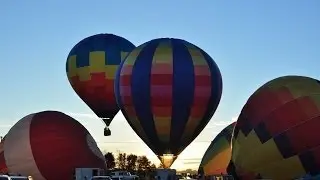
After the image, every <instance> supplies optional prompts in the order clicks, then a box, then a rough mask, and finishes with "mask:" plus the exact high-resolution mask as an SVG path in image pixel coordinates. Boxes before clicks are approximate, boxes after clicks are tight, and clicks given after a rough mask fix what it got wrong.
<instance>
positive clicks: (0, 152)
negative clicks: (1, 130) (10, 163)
mask: <svg viewBox="0 0 320 180" xmlns="http://www.w3.org/2000/svg"><path fill="white" fill-rule="evenodd" d="M4 140H5V137H3V139H2V141H1V142H0V174H5V173H8V168H7V165H6V161H5V159H4Z"/></svg>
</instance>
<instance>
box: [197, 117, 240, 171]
mask: <svg viewBox="0 0 320 180" xmlns="http://www.w3.org/2000/svg"><path fill="white" fill-rule="evenodd" d="M235 124H236V123H235V122H234V123H232V124H230V125H229V126H227V127H226V128H224V129H223V130H222V131H221V132H220V133H219V134H218V135H217V136H216V137H215V138H214V139H213V141H212V142H211V144H210V145H209V147H208V149H207V151H206V152H205V154H204V156H203V158H202V160H201V163H200V166H199V170H198V171H199V172H202V173H201V174H203V175H204V176H212V175H220V174H227V167H228V164H229V162H230V159H231V137H232V133H233V128H234V126H235Z"/></svg>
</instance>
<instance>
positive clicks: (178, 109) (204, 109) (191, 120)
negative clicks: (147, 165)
mask: <svg viewBox="0 0 320 180" xmlns="http://www.w3.org/2000/svg"><path fill="white" fill-rule="evenodd" d="M115 89H116V91H115V93H116V98H117V102H118V105H119V107H120V108H121V110H122V112H123V114H124V116H125V117H126V119H127V121H128V122H129V124H130V126H131V127H132V128H133V130H134V131H135V132H136V133H137V134H138V135H139V136H140V138H141V139H142V140H143V141H144V142H145V143H146V144H147V145H148V146H149V147H150V148H151V149H152V150H153V152H154V153H155V154H156V155H158V157H159V159H160V160H161V161H162V163H163V165H164V166H165V167H170V166H171V164H172V163H173V161H174V160H175V159H176V157H177V155H179V154H180V152H181V151H183V150H184V149H185V148H186V147H187V146H188V145H189V144H190V143H191V142H192V141H193V140H194V139H195V138H196V137H197V136H198V135H199V133H200V132H201V131H202V130H203V128H204V127H205V126H206V125H207V123H208V122H209V120H210V119H211V117H212V115H213V114H214V112H215V110H216V108H217V106H218V104H219V101H220V98H221V93H222V79H221V74H220V71H219V68H218V66H217V65H216V63H215V62H214V61H213V59H212V58H211V57H210V56H209V55H208V54H207V53H205V52H204V51H203V50H201V49H200V48H198V47H196V46H195V45H193V44H191V43H189V42H187V41H184V40H180V39H171V38H161V39H154V40H151V41H149V42H146V43H144V44H142V45H140V46H139V47H137V48H135V49H134V50H133V51H132V52H131V53H130V54H129V55H128V57H127V58H126V59H125V60H124V61H123V63H122V64H121V65H120V67H119V70H118V74H117V79H116V84H115ZM170 156H171V157H170ZM170 159H171V160H170Z"/></svg>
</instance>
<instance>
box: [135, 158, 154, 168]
mask: <svg viewBox="0 0 320 180" xmlns="http://www.w3.org/2000/svg"><path fill="white" fill-rule="evenodd" d="M137 166H138V167H137V168H138V170H142V171H145V170H148V169H150V167H151V162H150V161H149V159H148V158H147V156H139V157H138V160H137Z"/></svg>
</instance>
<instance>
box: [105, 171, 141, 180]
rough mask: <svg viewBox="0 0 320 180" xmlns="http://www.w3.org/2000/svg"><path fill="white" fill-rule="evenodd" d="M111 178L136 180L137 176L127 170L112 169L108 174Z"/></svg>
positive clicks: (114, 179) (113, 179) (115, 179)
mask: <svg viewBox="0 0 320 180" xmlns="http://www.w3.org/2000/svg"><path fill="white" fill-rule="evenodd" d="M110 176H111V179H112V180H138V179H139V176H137V175H132V174H131V173H130V172H128V171H114V172H112V173H111V174H110Z"/></svg>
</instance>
